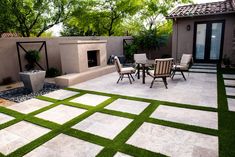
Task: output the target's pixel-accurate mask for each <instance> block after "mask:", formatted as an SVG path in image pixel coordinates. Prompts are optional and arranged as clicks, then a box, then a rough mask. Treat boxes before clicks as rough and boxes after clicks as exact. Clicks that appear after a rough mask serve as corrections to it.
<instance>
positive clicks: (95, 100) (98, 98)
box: [71, 94, 110, 106]
mask: <svg viewBox="0 0 235 157" xmlns="http://www.w3.org/2000/svg"><path fill="white" fill-rule="evenodd" d="M109 98H110V97H108V96H102V95H95V94H84V95H82V96H80V97H77V98H75V99H73V100H71V102H75V103H79V104H84V105H90V106H96V105H99V104H100V103H102V102H104V101H105V100H108V99H109Z"/></svg>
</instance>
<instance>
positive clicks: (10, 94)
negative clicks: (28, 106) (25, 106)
mask: <svg viewBox="0 0 235 157" xmlns="http://www.w3.org/2000/svg"><path fill="white" fill-rule="evenodd" d="M58 89H59V87H58V86H56V85H55V84H52V83H44V87H43V89H42V90H40V91H38V92H35V93H32V92H31V91H30V90H28V89H26V88H24V87H18V88H14V89H10V90H6V91H2V92H0V98H3V99H7V100H10V101H14V102H17V103H19V102H23V101H25V100H28V99H31V98H35V97H37V96H40V95H44V94H46V93H49V92H52V91H55V90H58Z"/></svg>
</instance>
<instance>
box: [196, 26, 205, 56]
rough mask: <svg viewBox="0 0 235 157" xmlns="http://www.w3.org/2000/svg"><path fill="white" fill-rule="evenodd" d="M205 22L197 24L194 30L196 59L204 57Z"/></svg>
mask: <svg viewBox="0 0 235 157" xmlns="http://www.w3.org/2000/svg"><path fill="white" fill-rule="evenodd" d="M205 46H206V24H197V32H196V59H204V58H205Z"/></svg>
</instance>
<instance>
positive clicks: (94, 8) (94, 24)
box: [62, 0, 191, 36]
mask: <svg viewBox="0 0 235 157" xmlns="http://www.w3.org/2000/svg"><path fill="white" fill-rule="evenodd" d="M83 2H84V3H83V5H84V6H83V7H81V5H78V6H76V7H74V8H73V13H72V15H71V18H70V19H67V20H65V21H64V29H63V32H62V35H81V36H83V35H98V36H99V35H104V36H111V35H127V34H131V35H135V34H137V33H138V32H140V31H142V30H146V29H147V30H151V29H155V28H156V27H159V26H162V25H166V26H168V27H169V23H168V24H165V23H166V21H165V20H164V16H165V15H167V14H168V12H169V11H170V10H171V9H172V8H173V7H174V6H175V5H177V4H180V3H189V2H191V0H164V1H163V0H83ZM82 8H85V9H82Z"/></svg>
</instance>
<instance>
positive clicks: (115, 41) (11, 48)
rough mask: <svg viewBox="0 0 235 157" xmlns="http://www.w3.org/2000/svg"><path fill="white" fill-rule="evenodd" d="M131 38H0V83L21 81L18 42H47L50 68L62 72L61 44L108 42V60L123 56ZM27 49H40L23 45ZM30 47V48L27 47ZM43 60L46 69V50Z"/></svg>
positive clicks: (36, 45) (30, 45)
mask: <svg viewBox="0 0 235 157" xmlns="http://www.w3.org/2000/svg"><path fill="white" fill-rule="evenodd" d="M130 38H132V37H130V36H126V37H125V36H124V37H56V38H0V83H1V82H2V79H3V78H6V77H11V78H12V79H13V80H15V81H16V80H19V76H18V73H19V71H20V67H19V62H18V56H17V49H16V42H24V41H46V44H47V52H48V60H49V67H55V68H57V69H59V70H61V61H60V53H59V52H60V49H59V43H60V42H63V41H66V40H90V39H91V40H92V39H98V40H99V39H101V40H103V39H104V40H107V58H108V57H109V56H110V55H111V54H114V55H122V54H123V39H130ZM23 45H24V47H26V49H27V50H28V49H34V48H39V46H40V45H38V44H23ZM27 45H28V46H27ZM42 52H43V53H42V59H41V62H40V64H41V65H42V66H43V67H44V68H46V63H45V55H44V50H43V51H42ZM20 54H21V60H22V66H23V67H24V66H25V64H26V62H25V60H24V52H23V51H22V50H21V53H20Z"/></svg>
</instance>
